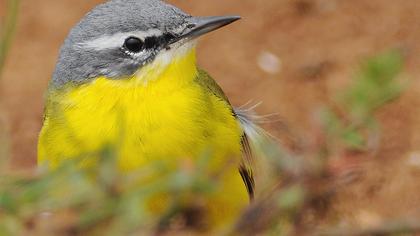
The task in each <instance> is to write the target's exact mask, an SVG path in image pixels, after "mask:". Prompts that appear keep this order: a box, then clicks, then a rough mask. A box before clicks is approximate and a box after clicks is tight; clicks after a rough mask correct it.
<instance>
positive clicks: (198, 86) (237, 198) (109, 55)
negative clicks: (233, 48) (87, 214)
mask: <svg viewBox="0 0 420 236" xmlns="http://www.w3.org/2000/svg"><path fill="white" fill-rule="evenodd" d="M239 18H240V17H238V16H220V17H219V16H218V17H193V16H190V15H188V14H186V13H184V12H183V11H181V10H179V9H178V8H175V7H173V6H171V5H169V4H166V3H164V2H162V1H159V0H111V1H108V2H106V3H104V4H101V5H99V6H97V7H96V8H94V9H93V10H92V11H91V12H89V13H88V14H87V15H86V16H85V17H84V18H83V19H82V20H81V21H80V22H79V23H78V24H77V25H76V26H75V27H74V28H73V29H72V30H71V32H70V34H69V36H68V37H67V39H66V40H65V42H64V45H63V46H62V48H61V52H60V56H59V60H58V63H57V66H56V70H55V72H54V75H53V78H52V80H51V82H50V85H49V89H48V96H47V101H46V109H45V119H44V124H43V128H42V131H41V134H40V137H39V144H38V161H39V163H40V164H44V165H47V166H49V167H50V168H55V167H57V166H58V165H60V164H61V163H63V161H65V160H68V159H71V158H74V157H80V156H82V157H83V158H82V159H83V160H82V165H94V164H95V163H96V160H97V158H100V157H98V156H97V154H95V153H98V152H99V151H100V150H101V149H102V148H103V147H104V146H106V145H113V146H114V147H115V148H116V151H117V157H116V158H117V163H118V165H119V168H120V169H121V170H123V171H134V170H136V169H138V168H141V167H144V166H146V165H148V163H150V161H151V160H160V161H163V162H164V163H167V165H173V164H175V163H177V162H182V161H190V162H194V161H196V160H197V159H198V157H199V156H200V155H202V154H203V153H204V152H207V151H210V153H211V158H210V161H209V163H208V165H209V168H210V169H211V170H212V171H214V172H217V171H219V172H222V177H221V179H222V181H221V186H220V189H219V190H218V193H217V194H215V195H217V196H214V198H213V199H211V201H210V202H209V203H208V206H207V207H208V210H209V222H216V223H215V224H217V222H218V221H220V220H221V219H223V220H226V219H228V218H229V219H232V218H233V217H235V216H237V215H238V214H239V212H240V211H241V210H242V209H243V208H244V207H245V206H246V205H247V204H248V203H249V198H250V197H251V198H252V195H253V192H254V181H253V178H252V173H251V170H250V167H249V166H248V165H247V156H249V150H250V149H249V146H248V140H247V138H248V137H247V134H246V132H245V131H246V130H247V129H248V128H249V127H248V126H247V125H246V124H249V120H246V118H245V117H244V116H243V115H242V114H240V113H239V112H237V111H236V110H234V109H233V108H232V107H231V105H230V103H229V101H228V99H227V97H226V96H225V95H224V93H223V91H222V89H221V88H220V87H219V86H218V85H217V84H216V82H215V81H214V80H213V79H212V78H211V77H210V76H209V75H208V74H207V73H206V72H205V71H203V70H201V69H199V68H198V67H197V65H196V51H195V45H196V39H197V38H198V37H199V36H201V35H203V34H206V33H208V32H211V31H213V30H216V29H218V28H221V27H223V26H225V25H228V24H230V23H232V22H234V21H236V20H238V19H239ZM251 126H252V125H251ZM168 197H170V196H165V197H159V198H157V199H155V201H156V202H155V205H156V204H157V205H160V206H164V205H165V202H166V201H167V200H165V199H167V198H168Z"/></svg>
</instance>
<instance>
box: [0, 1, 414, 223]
mask: <svg viewBox="0 0 420 236" xmlns="http://www.w3.org/2000/svg"><path fill="white" fill-rule="evenodd" d="M99 2H102V1H99V0H89V1H87V0H60V1H57V0H42V1H36V0H31V1H22V5H21V12H20V19H19V23H18V28H17V34H16V39H15V42H14V44H13V47H12V49H11V52H10V55H9V58H8V60H7V63H6V67H5V71H4V74H3V76H2V80H1V90H0V93H1V107H0V108H1V109H2V110H1V111H2V113H1V114H2V115H1V116H0V121H1V122H4V123H6V124H7V125H8V127H10V129H9V134H10V140H11V152H12V158H13V160H14V164H15V166H16V167H19V168H21V167H33V166H34V164H35V163H36V141H37V134H38V132H39V129H40V127H41V122H42V111H43V108H42V107H43V94H44V92H45V89H46V86H47V82H48V80H49V79H50V76H51V73H52V70H53V68H54V64H55V60H56V58H57V53H58V49H59V46H60V44H61V43H62V41H63V40H64V38H65V37H66V34H67V32H68V31H69V29H70V27H71V26H72V25H74V24H75V23H76V22H77V21H78V19H80V18H81V17H82V16H83V15H84V14H85V13H86V12H87V11H88V10H89V9H90V8H92V7H93V6H95V5H96V4H97V3H99ZM171 2H173V3H174V4H176V5H177V6H179V7H181V8H182V9H184V10H185V11H187V12H190V13H191V14H193V15H222V14H239V15H241V16H242V17H243V20H241V21H240V22H238V23H235V24H233V25H232V26H229V27H228V28H226V29H223V30H220V31H218V32H217V33H213V34H211V35H209V36H208V37H205V38H203V39H202V41H201V44H200V46H199V61H200V64H201V65H202V67H204V68H205V69H206V70H208V71H209V72H210V73H211V74H212V75H213V76H214V78H216V80H217V81H218V82H219V83H220V85H221V86H222V87H223V88H224V90H225V91H226V93H227V95H228V96H229V98H230V99H231V100H232V103H233V104H237V105H241V104H244V103H246V102H247V101H249V100H252V101H262V102H263V103H262V105H261V106H260V107H259V108H258V110H259V113H261V114H265V113H278V114H279V116H280V117H281V118H282V121H283V122H284V123H285V124H287V126H288V127H289V129H290V130H292V131H293V133H294V134H295V135H296V137H299V138H300V140H303V142H305V140H306V138H308V139H309V137H310V136H311V135H312V134H310V133H309V131H310V130H312V124H313V120H314V117H315V116H316V114H317V112H318V110H319V107H320V105H321V104H323V103H325V102H326V101H328V100H329V99H330V98H331V97H333V96H335V95H336V94H340V92H341V91H343V89H345V87H346V85H348V84H349V83H351V78H352V73H354V69H355V68H357V65H358V63H359V62H360V61H361V60H362V59H364V58H366V57H368V56H371V55H374V54H375V53H378V52H381V51H383V50H386V49H389V48H400V49H403V51H404V52H405V56H406V63H405V75H406V76H407V77H408V78H409V84H410V86H409V88H408V90H407V91H406V92H405V93H404V94H403V96H402V97H401V98H400V99H398V100H397V101H395V102H394V103H392V104H389V105H387V106H386V107H384V108H383V109H381V110H380V111H379V112H378V114H377V117H378V119H379V120H380V122H381V127H382V132H381V142H380V146H379V150H378V153H377V154H376V155H375V156H374V157H369V158H364V159H363V162H362V163H363V165H362V168H363V169H364V170H365V174H364V175H363V177H362V178H361V179H360V180H359V181H357V182H355V183H353V184H351V185H349V186H348V187H346V188H347V189H346V190H344V191H343V192H342V193H341V194H340V195H339V196H338V198H337V199H336V201H335V208H334V209H335V211H336V212H337V213H339V215H340V217H339V218H340V219H341V220H342V222H344V223H346V222H347V223H355V224H359V225H374V224H375V223H376V222H378V221H380V220H382V219H383V218H387V219H389V218H397V217H403V216H404V217H412V216H417V217H418V216H420V211H419V210H420V208H418V206H419V204H420V198H419V197H418V196H419V194H420V179H419V180H417V178H420V167H419V166H418V165H417V166H416V165H413V164H410V163H409V158H410V157H413V156H415V155H416V154H417V155H418V152H419V151H420V132H419V131H420V110H419V109H418V105H420V96H419V95H420V80H417V77H418V75H419V74H420V66H418V65H419V64H420V57H419V56H418V55H420V54H419V53H420V44H419V42H420V29H419V22H420V14H419V12H420V1H418V0H404V1H395V0H370V1H365V0H351V1H340V0H241V1H239V0H237V1H225V0H214V1H205V0H195V1H186V0H173V1H171ZM2 6H4V1H0V9H2V8H3V7H2ZM0 12H2V11H1V10H0ZM264 52H270V53H272V54H274V55H276V56H277V57H278V58H279V59H280V63H279V64H278V65H277V68H275V69H277V71H274V72H270V73H267V72H265V71H264V70H262V69H261V68H260V67H259V65H258V58H260V57H261V54H263V53H264Z"/></svg>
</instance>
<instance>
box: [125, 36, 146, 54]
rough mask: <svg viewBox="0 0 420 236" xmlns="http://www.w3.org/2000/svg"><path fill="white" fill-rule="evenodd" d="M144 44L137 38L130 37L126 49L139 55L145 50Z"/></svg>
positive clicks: (126, 41) (126, 42)
mask: <svg viewBox="0 0 420 236" xmlns="http://www.w3.org/2000/svg"><path fill="white" fill-rule="evenodd" d="M143 46H144V42H143V41H142V40H141V39H139V38H136V37H128V38H127V39H126V40H125V42H124V47H125V48H126V49H127V50H129V51H130V52H134V53H138V52H140V51H141V50H142V49H143Z"/></svg>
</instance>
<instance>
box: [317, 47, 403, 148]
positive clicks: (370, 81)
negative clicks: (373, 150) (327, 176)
mask: <svg viewBox="0 0 420 236" xmlns="http://www.w3.org/2000/svg"><path fill="white" fill-rule="evenodd" d="M402 68H403V58H402V55H401V53H400V52H399V51H397V50H391V51H388V52H385V53H382V54H379V55H377V56H375V57H373V58H369V59H368V60H366V61H365V62H363V63H362V65H361V66H360V69H359V70H358V71H357V73H356V75H355V77H354V79H353V83H352V85H351V86H350V88H347V90H346V91H345V92H344V93H343V94H340V95H338V96H337V99H336V101H335V102H336V104H335V105H336V106H335V107H334V108H328V109H326V110H325V113H324V120H325V124H326V126H327V129H328V131H327V133H328V134H329V141H330V142H331V143H332V146H342V145H339V144H337V141H338V142H343V143H344V146H347V147H349V148H352V149H356V150H364V149H365V148H366V145H367V139H368V138H369V136H372V134H373V133H375V132H378V127H377V123H376V122H375V118H374V112H375V111H376V109H378V108H380V107H382V106H383V105H385V104H386V103H388V102H390V101H392V100H393V99H395V98H397V97H398V96H399V95H400V94H401V92H402V91H403V89H404V84H403V83H402V81H401V79H400V78H399V77H398V75H399V74H400V73H401V71H402Z"/></svg>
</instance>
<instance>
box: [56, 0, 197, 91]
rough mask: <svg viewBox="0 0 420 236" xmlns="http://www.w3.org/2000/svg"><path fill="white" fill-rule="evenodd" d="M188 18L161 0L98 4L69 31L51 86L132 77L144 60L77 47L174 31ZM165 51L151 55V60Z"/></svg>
mask: <svg viewBox="0 0 420 236" xmlns="http://www.w3.org/2000/svg"><path fill="white" fill-rule="evenodd" d="M189 18H191V16H190V15H188V14H186V13H184V12H183V11H181V10H180V9H178V8H176V7H174V6H171V5H169V4H166V3H164V2H162V1H159V0H111V1H108V2H106V3H104V4H101V5H98V6H97V7H96V8H94V9H93V10H92V11H91V12H89V13H88V14H87V15H86V16H85V17H84V18H83V19H82V20H81V21H80V22H79V23H78V24H77V25H76V26H75V27H74V28H73V29H72V30H71V31H70V34H69V35H68V37H67V39H66V40H65V42H64V45H63V46H62V48H61V50H60V56H59V59H58V63H57V66H56V69H55V72H54V74H53V79H52V84H50V86H54V87H55V88H59V87H61V86H62V85H64V84H67V83H69V82H70V83H75V84H80V83H85V82H88V81H90V80H91V79H93V78H95V77H98V76H106V77H108V78H111V79H112V78H114V79H118V78H122V77H126V76H130V75H132V74H133V73H135V72H136V71H137V70H138V68H139V67H141V66H142V65H144V64H145V63H146V62H145V61H144V60H145V59H134V58H132V57H129V56H128V55H127V54H125V53H124V52H123V51H122V50H121V48H115V49H107V50H101V51H98V50H93V49H87V48H81V47H78V46H77V45H78V44H80V43H83V42H86V41H89V40H93V39H95V38H99V37H101V36H105V35H113V34H116V33H124V32H132V31H147V30H149V29H159V30H160V31H162V33H165V32H171V31H172V30H175V29H176V28H179V27H180V26H182V25H185V24H187V19H189ZM123 43H124V42H121V46H122V45H123ZM162 49H163V48H157V49H156V50H155V51H153V52H151V55H149V57H148V59H151V58H153V56H155V55H156V54H157V53H158V50H162Z"/></svg>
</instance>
